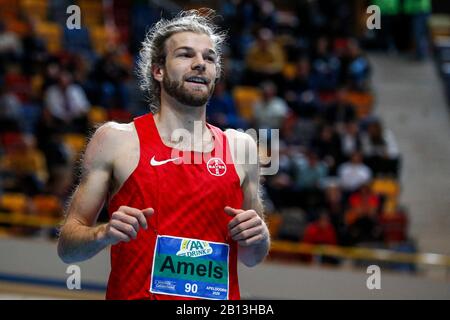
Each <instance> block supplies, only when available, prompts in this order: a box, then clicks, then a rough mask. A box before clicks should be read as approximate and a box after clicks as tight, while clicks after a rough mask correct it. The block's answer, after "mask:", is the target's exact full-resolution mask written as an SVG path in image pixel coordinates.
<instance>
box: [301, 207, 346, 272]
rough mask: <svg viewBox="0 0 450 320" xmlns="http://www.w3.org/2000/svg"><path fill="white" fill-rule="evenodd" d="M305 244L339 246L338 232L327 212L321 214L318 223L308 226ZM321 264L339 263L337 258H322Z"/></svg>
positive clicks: (304, 237) (304, 238) (304, 239)
mask: <svg viewBox="0 0 450 320" xmlns="http://www.w3.org/2000/svg"><path fill="white" fill-rule="evenodd" d="M303 242H304V243H310V244H315V245H337V236H336V230H335V229H334V226H333V225H332V224H331V222H330V218H329V216H328V214H327V212H326V211H323V212H321V213H320V215H319V219H318V220H317V221H314V222H311V223H310V224H308V226H307V227H306V229H305V233H304V236H303ZM309 259H311V257H309ZM320 262H322V263H326V264H336V263H338V261H337V260H336V259H335V258H332V257H327V256H322V257H320Z"/></svg>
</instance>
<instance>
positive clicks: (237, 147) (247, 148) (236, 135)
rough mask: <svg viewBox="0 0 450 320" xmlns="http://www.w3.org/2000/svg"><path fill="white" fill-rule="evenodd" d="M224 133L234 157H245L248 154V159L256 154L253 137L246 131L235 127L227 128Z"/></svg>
mask: <svg viewBox="0 0 450 320" xmlns="http://www.w3.org/2000/svg"><path fill="white" fill-rule="evenodd" d="M225 135H226V136H227V139H228V143H229V144H230V147H231V152H232V154H233V156H234V158H235V159H237V158H239V157H242V156H245V157H246V158H248V157H249V156H250V159H252V158H255V156H257V144H256V141H255V138H253V137H252V136H251V135H249V134H248V133H245V132H242V131H239V130H235V129H227V130H225ZM245 162H246V161H245ZM250 162H251V161H250ZM250 164H251V163H250Z"/></svg>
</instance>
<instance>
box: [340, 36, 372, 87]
mask: <svg viewBox="0 0 450 320" xmlns="http://www.w3.org/2000/svg"><path fill="white" fill-rule="evenodd" d="M344 60H345V63H344V65H345V66H346V68H344V69H343V72H344V74H343V77H344V79H343V80H344V83H346V84H347V85H349V86H350V87H351V88H352V89H354V90H360V91H365V90H367V88H368V87H369V83H368V81H369V75H370V63H369V60H368V59H367V58H366V57H365V56H364V54H363V53H362V51H361V48H360V46H359V43H358V41H357V40H355V39H350V40H349V41H348V45H347V52H346V55H345V57H344Z"/></svg>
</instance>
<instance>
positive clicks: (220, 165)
mask: <svg viewBox="0 0 450 320" xmlns="http://www.w3.org/2000/svg"><path fill="white" fill-rule="evenodd" d="M206 167H207V168H208V172H209V173H210V174H212V175H213V176H217V177H220V176H223V175H224V174H225V173H226V172H227V166H226V165H225V162H223V160H222V159H220V158H211V159H209V160H208V162H207V163H206Z"/></svg>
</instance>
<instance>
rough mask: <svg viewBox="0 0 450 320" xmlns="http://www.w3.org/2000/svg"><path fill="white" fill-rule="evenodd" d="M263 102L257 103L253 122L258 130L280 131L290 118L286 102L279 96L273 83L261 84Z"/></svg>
mask: <svg viewBox="0 0 450 320" xmlns="http://www.w3.org/2000/svg"><path fill="white" fill-rule="evenodd" d="M261 91H262V101H259V102H257V103H255V105H254V106H253V107H254V111H253V122H254V125H255V127H256V128H258V129H280V128H281V127H282V125H283V122H284V120H285V119H286V118H287V116H288V112H289V108H288V106H287V104H286V102H285V101H284V100H283V99H282V98H280V97H278V96H277V87H276V85H275V84H274V83H273V82H264V83H262V84H261Z"/></svg>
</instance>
